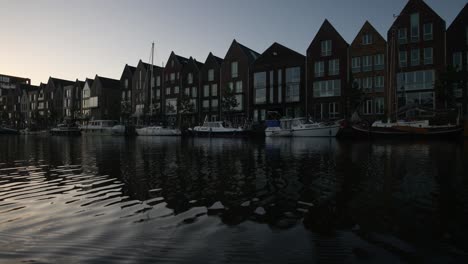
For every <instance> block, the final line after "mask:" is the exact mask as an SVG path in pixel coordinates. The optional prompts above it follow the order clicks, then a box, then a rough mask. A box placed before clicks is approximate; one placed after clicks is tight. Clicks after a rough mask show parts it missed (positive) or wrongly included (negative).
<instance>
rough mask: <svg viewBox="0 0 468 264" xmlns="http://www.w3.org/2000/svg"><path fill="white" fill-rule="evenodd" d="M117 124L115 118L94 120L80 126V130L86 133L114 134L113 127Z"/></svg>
mask: <svg viewBox="0 0 468 264" xmlns="http://www.w3.org/2000/svg"><path fill="white" fill-rule="evenodd" d="M117 125H118V122H117V121H115V120H94V121H90V122H88V123H87V124H86V125H84V126H81V132H83V134H88V135H106V136H110V135H114V130H113V128H114V127H115V126H117Z"/></svg>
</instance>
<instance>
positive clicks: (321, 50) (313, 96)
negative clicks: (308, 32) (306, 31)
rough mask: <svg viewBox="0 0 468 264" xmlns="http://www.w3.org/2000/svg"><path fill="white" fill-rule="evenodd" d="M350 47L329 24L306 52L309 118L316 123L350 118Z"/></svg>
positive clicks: (325, 24)
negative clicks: (347, 96) (347, 98)
mask: <svg viewBox="0 0 468 264" xmlns="http://www.w3.org/2000/svg"><path fill="white" fill-rule="evenodd" d="M348 47H349V45H348V43H347V42H346V41H345V40H344V39H343V37H342V36H341V35H340V34H339V33H338V31H336V29H335V28H334V27H333V26H332V24H330V22H329V21H328V20H325V22H324V23H323V24H322V26H321V27H320V29H319V31H318V32H317V34H316V35H315V38H314V39H313V40H312V43H311V44H310V46H309V48H308V49H307V77H308V91H309V92H308V95H307V96H308V98H307V101H308V103H307V105H308V106H307V109H306V111H307V112H306V114H307V115H310V116H312V117H313V118H314V119H315V120H334V119H341V118H344V117H345V115H346V114H349V113H347V112H349V111H348V109H347V108H348V107H347V106H348V105H349V103H348V102H347V100H346V95H347V90H349V89H347V86H348V81H349V79H348V76H349V71H348V64H349V63H348Z"/></svg>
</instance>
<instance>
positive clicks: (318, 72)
mask: <svg viewBox="0 0 468 264" xmlns="http://www.w3.org/2000/svg"><path fill="white" fill-rule="evenodd" d="M324 64H325V63H324V62H323V61H316V62H315V67H314V71H315V77H323V76H324V75H325V66H324Z"/></svg>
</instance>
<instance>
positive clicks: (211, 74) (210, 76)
mask: <svg viewBox="0 0 468 264" xmlns="http://www.w3.org/2000/svg"><path fill="white" fill-rule="evenodd" d="M208 81H209V82H212V81H214V69H209V70H208Z"/></svg>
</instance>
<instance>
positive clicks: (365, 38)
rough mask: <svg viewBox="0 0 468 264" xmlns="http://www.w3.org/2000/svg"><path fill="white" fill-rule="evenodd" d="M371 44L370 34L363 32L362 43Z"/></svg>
mask: <svg viewBox="0 0 468 264" xmlns="http://www.w3.org/2000/svg"><path fill="white" fill-rule="evenodd" d="M369 44H372V34H364V35H363V36H362V45H369Z"/></svg>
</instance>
